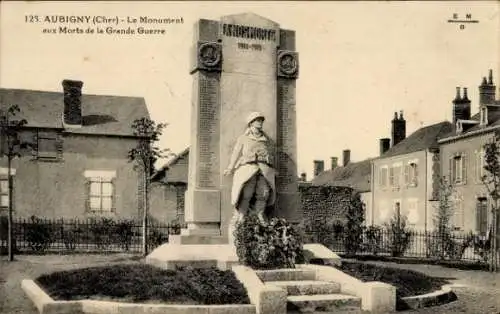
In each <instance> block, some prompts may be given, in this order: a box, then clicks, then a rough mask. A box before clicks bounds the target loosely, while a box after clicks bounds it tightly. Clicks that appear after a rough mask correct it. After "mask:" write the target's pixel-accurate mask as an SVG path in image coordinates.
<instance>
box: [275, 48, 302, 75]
mask: <svg viewBox="0 0 500 314" xmlns="http://www.w3.org/2000/svg"><path fill="white" fill-rule="evenodd" d="M278 65H279V68H280V71H281V72H282V73H283V74H286V75H294V74H296V73H297V70H298V67H299V64H298V61H297V57H296V55H295V54H294V53H291V52H283V53H281V54H280V55H279V56H278Z"/></svg>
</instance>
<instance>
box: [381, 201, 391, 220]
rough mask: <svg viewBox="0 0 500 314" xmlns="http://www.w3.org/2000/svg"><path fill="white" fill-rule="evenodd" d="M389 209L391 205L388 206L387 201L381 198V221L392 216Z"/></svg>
mask: <svg viewBox="0 0 500 314" xmlns="http://www.w3.org/2000/svg"><path fill="white" fill-rule="evenodd" d="M389 209H390V207H389V206H388V203H387V201H385V200H381V201H380V202H379V208H378V212H379V219H380V223H383V222H385V221H387V220H388V219H389V216H390V215H389Z"/></svg>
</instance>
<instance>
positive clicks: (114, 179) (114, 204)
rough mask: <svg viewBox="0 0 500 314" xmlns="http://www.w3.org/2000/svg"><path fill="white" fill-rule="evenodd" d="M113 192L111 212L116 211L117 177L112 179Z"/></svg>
mask: <svg viewBox="0 0 500 314" xmlns="http://www.w3.org/2000/svg"><path fill="white" fill-rule="evenodd" d="M111 185H112V189H113V191H112V193H111V212H112V213H116V178H113V179H111Z"/></svg>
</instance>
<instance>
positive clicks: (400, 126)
mask: <svg viewBox="0 0 500 314" xmlns="http://www.w3.org/2000/svg"><path fill="white" fill-rule="evenodd" d="M405 138H406V120H405V119H404V118H403V111H402V110H401V111H400V112H399V117H398V113H397V112H394V119H392V146H394V145H397V144H398V143H399V142H401V141H402V140H404V139H405Z"/></svg>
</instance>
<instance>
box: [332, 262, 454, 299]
mask: <svg viewBox="0 0 500 314" xmlns="http://www.w3.org/2000/svg"><path fill="white" fill-rule="evenodd" d="M337 268H338V269H340V270H341V271H343V272H344V273H346V274H348V275H350V276H353V277H355V278H357V279H359V280H361V281H365V282H367V281H381V282H384V283H388V284H391V285H393V286H395V287H396V297H397V298H404V297H409V296H416V295H421V294H426V293H430V292H434V291H437V290H440V289H441V287H442V286H443V285H445V284H448V283H449V282H448V281H446V280H445V279H442V278H434V277H429V276H427V275H425V274H423V273H420V272H417V271H412V270H405V269H397V268H390V267H384V266H378V265H373V264H367V263H357V262H348V261H343V262H342V266H337Z"/></svg>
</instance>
